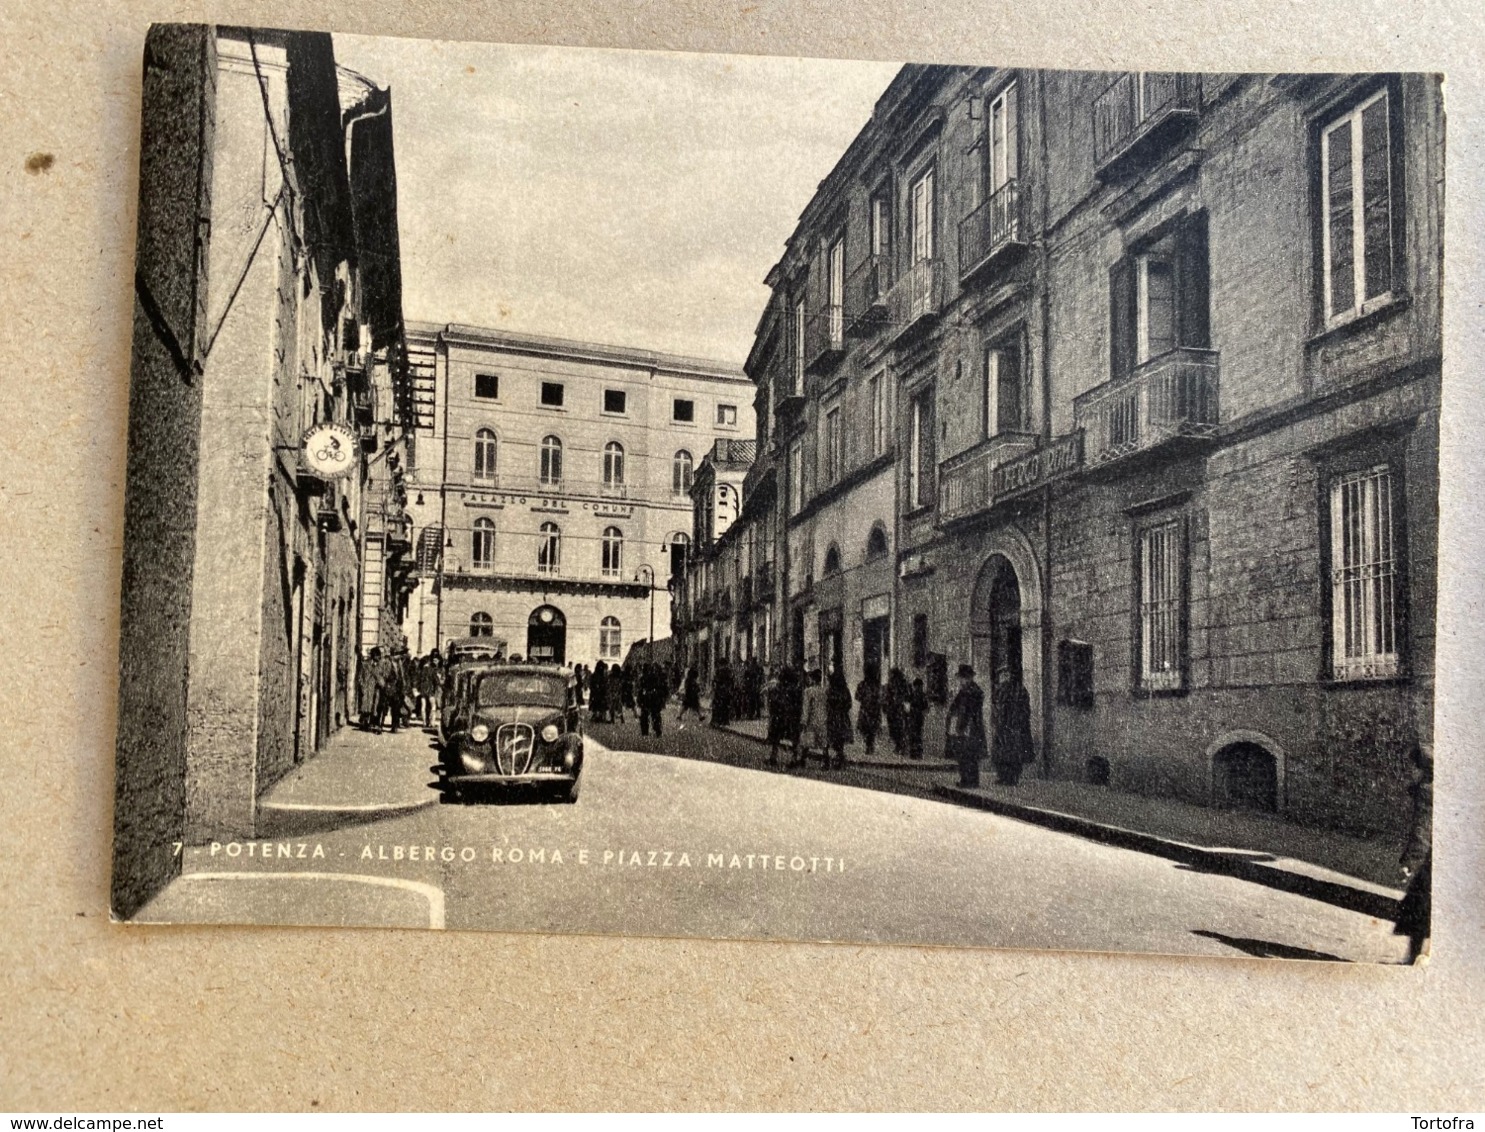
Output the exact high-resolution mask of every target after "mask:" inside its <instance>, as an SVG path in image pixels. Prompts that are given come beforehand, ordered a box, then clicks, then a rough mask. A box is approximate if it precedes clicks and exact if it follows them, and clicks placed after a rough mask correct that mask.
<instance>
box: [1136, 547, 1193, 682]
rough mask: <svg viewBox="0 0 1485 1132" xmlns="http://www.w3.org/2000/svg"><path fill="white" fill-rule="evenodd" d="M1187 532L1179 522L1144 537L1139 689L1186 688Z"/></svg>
mask: <svg viewBox="0 0 1485 1132" xmlns="http://www.w3.org/2000/svg"><path fill="white" fill-rule="evenodd" d="M1184 542H1185V533H1184V524H1183V523H1182V521H1181V520H1180V519H1170V520H1166V521H1164V522H1161V523H1158V524H1155V525H1152V526H1148V527H1145V528H1144V529H1142V530H1141V531H1140V532H1139V564H1138V565H1139V577H1138V579H1137V583H1138V588H1139V684H1140V687H1141V688H1144V689H1147V690H1149V691H1156V692H1159V691H1173V690H1175V689H1178V688H1180V687H1181V686H1182V678H1183V677H1182V673H1183V669H1184V666H1185V644H1186V641H1185V636H1186V632H1185V546H1184Z"/></svg>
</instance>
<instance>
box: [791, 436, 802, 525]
mask: <svg viewBox="0 0 1485 1132" xmlns="http://www.w3.org/2000/svg"><path fill="white" fill-rule="evenodd" d="M803 507H804V445H803V444H802V443H801V442H800V441H798V440H796V441H795V442H794V443H793V444H791V445H789V514H791V515H797V514H799V512H800V509H801V508H803Z"/></svg>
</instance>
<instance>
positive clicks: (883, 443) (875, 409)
mask: <svg viewBox="0 0 1485 1132" xmlns="http://www.w3.org/2000/svg"><path fill="white" fill-rule="evenodd" d="M870 393H871V454H872V455H873V456H880V455H881V454H882V453H883V452H885V451H887V379H886V375H885V374H880V373H878V374H873V375H872V378H871V383H870Z"/></svg>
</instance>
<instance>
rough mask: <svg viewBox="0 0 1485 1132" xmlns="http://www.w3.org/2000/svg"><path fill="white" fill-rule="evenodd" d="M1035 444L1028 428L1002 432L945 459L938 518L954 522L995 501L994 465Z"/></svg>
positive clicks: (942, 468)
mask: <svg viewBox="0 0 1485 1132" xmlns="http://www.w3.org/2000/svg"><path fill="white" fill-rule="evenodd" d="M1035 447H1036V436H1035V435H1034V434H1033V433H1029V432H1002V433H1000V434H999V435H997V436H993V437H991V438H990V439H989V440H987V441H986V442H985V443H984V444H981V445H977V446H976V447H974V448H972V449H970V450H969V451H968V452H966V453H964V454H962V455H960V456H955V457H954V458H953V459H950V460H945V461H944V463H943V466H942V467H941V468H939V474H938V519H939V522H940V523H952V522H955V521H956V520H958V519H964V518H968V517H969V516H970V515H977V514H979V513H980V512H981V511H988V510H989V509H990V508H991V507H992V506H994V504H995V476H994V472H995V468H996V466H997V465H1000V464H1004V463H1007V462H1009V461H1011V460H1014V459H1015V458H1016V457H1018V456H1021V455H1023V454H1025V453H1027V452H1030V451H1031V450H1032V449H1034V448H1035Z"/></svg>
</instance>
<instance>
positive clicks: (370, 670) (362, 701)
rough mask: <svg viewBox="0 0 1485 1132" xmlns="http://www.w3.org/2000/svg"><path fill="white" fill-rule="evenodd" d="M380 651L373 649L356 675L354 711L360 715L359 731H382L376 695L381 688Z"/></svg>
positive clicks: (379, 705)
mask: <svg viewBox="0 0 1485 1132" xmlns="http://www.w3.org/2000/svg"><path fill="white" fill-rule="evenodd" d="M381 668H382V650H381V649H379V648H373V649H372V650H371V652H370V653H369V654H367V656H366V659H365V660H363V661H362V662H361V668H360V670H359V671H358V672H357V673H356V710H357V711H358V712H360V714H361V730H362V731H376V732H380V731H381V729H382V717H381V714H380V708H381V704H380V703H379V702H378V693H379V691H380V688H381V679H382V678H381Z"/></svg>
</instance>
